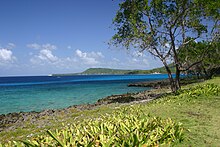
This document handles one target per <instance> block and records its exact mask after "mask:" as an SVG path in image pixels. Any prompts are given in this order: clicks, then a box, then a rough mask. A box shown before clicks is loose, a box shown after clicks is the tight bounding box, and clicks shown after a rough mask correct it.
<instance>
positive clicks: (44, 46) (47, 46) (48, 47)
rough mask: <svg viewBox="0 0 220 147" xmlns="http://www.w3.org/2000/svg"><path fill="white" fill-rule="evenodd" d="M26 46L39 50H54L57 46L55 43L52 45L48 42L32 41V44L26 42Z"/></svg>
mask: <svg viewBox="0 0 220 147" xmlns="http://www.w3.org/2000/svg"><path fill="white" fill-rule="evenodd" d="M27 47H28V48H32V49H40V50H55V49H57V47H56V46H55V45H52V44H50V43H47V44H42V45H40V44H37V43H32V44H27Z"/></svg>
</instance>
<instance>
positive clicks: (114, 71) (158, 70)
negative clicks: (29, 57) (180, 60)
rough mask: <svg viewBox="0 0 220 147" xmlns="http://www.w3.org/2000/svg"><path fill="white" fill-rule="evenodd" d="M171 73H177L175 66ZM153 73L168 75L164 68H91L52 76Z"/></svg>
mask: <svg viewBox="0 0 220 147" xmlns="http://www.w3.org/2000/svg"><path fill="white" fill-rule="evenodd" d="M169 66H170V67H171V71H172V72H175V69H174V67H173V65H171V64H170V65H169ZM153 73H167V72H166V69H165V68H164V67H160V68H154V69H150V70H124V69H111V68H89V69H87V70H85V71H83V72H81V73H69V74H52V76H73V75H107V74H113V75H114V74H115V75H120V74H121V75H123V74H153Z"/></svg>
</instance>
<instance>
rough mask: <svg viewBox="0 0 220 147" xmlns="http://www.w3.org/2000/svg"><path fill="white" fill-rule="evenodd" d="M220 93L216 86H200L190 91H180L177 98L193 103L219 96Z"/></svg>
mask: <svg viewBox="0 0 220 147" xmlns="http://www.w3.org/2000/svg"><path fill="white" fill-rule="evenodd" d="M219 92H220V88H219V86H217V85H215V84H205V85H198V86H195V87H192V88H189V89H185V90H179V91H178V92H177V93H176V96H175V97H177V98H181V99H183V100H187V101H191V100H194V99H197V98H202V97H205V98H207V97H209V96H218V95H219Z"/></svg>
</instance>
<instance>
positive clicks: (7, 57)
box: [0, 48, 16, 64]
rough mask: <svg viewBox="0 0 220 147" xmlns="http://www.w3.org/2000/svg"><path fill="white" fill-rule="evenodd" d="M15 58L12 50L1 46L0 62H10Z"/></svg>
mask: <svg viewBox="0 0 220 147" xmlns="http://www.w3.org/2000/svg"><path fill="white" fill-rule="evenodd" d="M15 60H16V57H15V56H13V52H12V51H11V50H9V49H5V48H2V49H0V63H1V64H5V63H12V62H14V61H15Z"/></svg>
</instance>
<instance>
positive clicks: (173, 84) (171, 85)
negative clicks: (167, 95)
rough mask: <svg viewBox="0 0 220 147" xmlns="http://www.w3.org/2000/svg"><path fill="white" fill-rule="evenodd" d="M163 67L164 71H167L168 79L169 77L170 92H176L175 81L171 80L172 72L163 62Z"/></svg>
mask: <svg viewBox="0 0 220 147" xmlns="http://www.w3.org/2000/svg"><path fill="white" fill-rule="evenodd" d="M163 65H164V67H165V68H166V71H167V74H168V77H169V81H170V88H171V90H172V92H176V91H177V87H176V84H175V81H174V79H173V76H172V72H171V70H170V68H169V66H168V65H167V63H166V62H165V61H163Z"/></svg>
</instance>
